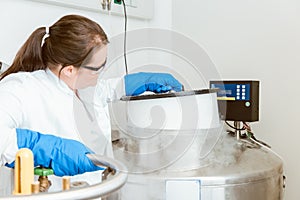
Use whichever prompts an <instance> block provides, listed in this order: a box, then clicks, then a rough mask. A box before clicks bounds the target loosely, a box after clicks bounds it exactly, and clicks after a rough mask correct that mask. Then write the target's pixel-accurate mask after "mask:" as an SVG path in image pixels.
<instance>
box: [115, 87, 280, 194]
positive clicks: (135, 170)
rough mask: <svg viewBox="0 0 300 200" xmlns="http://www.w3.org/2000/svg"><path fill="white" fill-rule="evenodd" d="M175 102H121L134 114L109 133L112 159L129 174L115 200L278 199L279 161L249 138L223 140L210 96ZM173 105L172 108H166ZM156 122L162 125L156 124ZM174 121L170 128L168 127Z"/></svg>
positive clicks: (208, 93) (179, 97) (204, 94)
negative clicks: (110, 135) (124, 124)
mask: <svg viewBox="0 0 300 200" xmlns="http://www.w3.org/2000/svg"><path fill="white" fill-rule="evenodd" d="M169 97H170V96H167V98H169ZM176 97H177V98H173V99H172V97H171V99H169V100H167V99H166V98H164V99H160V98H158V99H151V101H147V97H141V99H142V100H140V101H136V100H135V99H134V100H133V101H132V99H131V101H128V102H126V103H127V104H131V103H133V104H132V105H127V107H128V108H130V109H129V110H128V112H131V111H132V110H134V111H135V112H134V113H129V114H128V119H129V120H132V121H130V123H128V124H127V125H128V127H125V128H124V127H123V128H121V129H116V130H115V131H114V134H113V135H114V137H115V139H114V140H113V141H114V142H113V148H114V155H115V158H116V159H117V160H119V161H121V162H122V163H124V164H125V165H126V166H127V168H128V170H129V172H128V180H127V182H126V184H125V186H124V187H123V188H122V190H121V196H120V199H122V200H134V199H143V200H177V199H188V200H200V199H201V200H253V199H255V200H275V199H276V200H281V199H283V193H284V176H283V162H282V160H281V158H280V157H279V156H278V155H277V154H276V153H274V152H273V151H272V150H271V149H269V148H267V147H265V146H263V145H259V144H258V143H255V142H253V141H252V140H250V139H247V138H245V139H237V138H236V137H234V136H232V135H229V134H228V133H227V131H226V130H225V129H224V126H223V124H222V123H221V122H220V121H218V120H216V115H218V113H216V112H215V110H216V102H217V101H216V95H215V93H214V92H211V91H206V92H203V91H202V92H200V93H198V94H196V95H195V94H194V95H193V97H189V98H192V99H190V100H187V98H186V96H185V95H177V96H176ZM203 98H204V99H205V100H203ZM175 99H176V100H175ZM145 100H146V101H145ZM148 100H149V99H148ZM174 100H175V101H176V103H174V102H173V103H172V101H174ZM203 103H204V104H205V105H202V104H203ZM167 104H168V105H169V104H172V106H169V107H168V105H167ZM166 105H167V106H166ZM176 105H179V106H178V107H176ZM195 105H196V106H195ZM157 106H159V109H157ZM189 106H192V108H190V107H189ZM134 107H137V108H138V109H133V108H134ZM143 108H145V109H143ZM151 108H155V109H151ZM168 109H169V110H168ZM139 110H140V116H138V115H137V112H139ZM174 110H175V111H180V112H181V113H180V115H181V116H180V117H181V118H180V119H179V118H176V117H174V115H176V114H179V113H176V112H175V113H174ZM205 110H206V111H213V112H206V111H205ZM156 111H157V113H155V112H156ZM162 111H163V112H162ZM185 111H187V112H186V113H184V112H185ZM204 111H205V112H206V113H205V112H204ZM203 112H204V114H203ZM149 113H150V114H149ZM170 113H172V114H170ZM182 113H183V114H182ZM199 113H202V115H203V116H201V114H199ZM131 114H133V115H134V116H133V117H131V116H130V115H131ZM162 116H163V117H162ZM160 117H162V119H159V120H157V118H160ZM149 118H150V120H149ZM151 118H152V119H151ZM164 118H166V119H164ZM203 118H206V119H205V123H202V122H203V120H202V119H203ZM151 120H152V121H151ZM155 120H156V122H155ZM162 120H163V121H165V122H164V123H160V122H161V121H162ZM153 121H154V122H155V123H153ZM174 121H176V124H172V122H174ZM178 122H180V126H179V128H176V127H178ZM182 124H183V125H182ZM159 126H161V127H159ZM192 126H194V127H196V128H195V129H192V128H190V127H192ZM173 127H175V129H174V128H173Z"/></svg>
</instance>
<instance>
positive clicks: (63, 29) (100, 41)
mask: <svg viewBox="0 0 300 200" xmlns="http://www.w3.org/2000/svg"><path fill="white" fill-rule="evenodd" d="M107 44H108V39H107V36H106V34H105V32H104V31H103V30H102V28H101V27H100V26H99V25H98V24H97V23H95V22H94V21H91V20H89V19H87V18H85V17H82V16H78V15H67V16H64V17H62V18H61V19H59V20H58V21H57V22H56V23H54V24H53V25H52V26H51V27H49V29H48V28H45V27H41V28H38V29H36V30H35V31H34V32H33V33H32V34H31V35H30V37H29V38H28V40H27V41H26V42H25V44H24V45H23V46H22V47H21V49H20V50H19V51H18V53H17V55H16V57H15V59H14V61H13V64H12V65H11V66H10V68H8V69H7V70H6V71H5V72H4V73H3V74H2V75H1V77H0V78H1V81H0V116H1V120H0V130H1V132H0V135H1V140H0V155H1V159H0V166H1V165H6V166H9V167H13V166H14V159H15V154H16V152H17V151H18V149H20V148H24V147H26V148H30V149H31V150H32V152H33V154H34V162H35V166H37V165H42V166H44V167H50V168H52V169H53V170H54V173H55V175H57V176H64V175H77V174H82V173H85V172H91V171H96V170H99V169H100V168H99V167H96V166H95V165H93V163H92V162H91V161H90V160H89V159H88V158H87V157H86V154H87V153H92V152H91V150H90V149H88V148H87V147H86V146H85V145H83V144H82V142H83V141H82V139H81V137H80V135H79V134H78V127H77V125H76V123H75V120H74V109H76V108H75V107H74V99H75V100H77V101H79V102H80V100H81V99H80V98H79V95H78V90H79V89H84V88H87V87H91V86H95V85H97V86H99V87H98V88H100V89H99V90H97V91H98V92H99V99H101V100H103V99H104V100H107V99H110V98H111V97H112V96H113V95H112V94H111V93H113V92H111V90H110V89H107V88H111V87H110V83H112V82H113V81H105V80H99V79H98V77H99V73H100V72H101V71H102V70H103V68H104V66H105V63H106V59H107ZM124 79H125V81H124V84H125V92H126V95H138V94H141V93H143V92H144V91H147V90H150V91H153V92H165V91H169V90H175V91H180V90H181V87H182V86H181V84H180V83H179V82H178V81H177V80H176V79H174V78H173V77H172V75H170V74H163V73H136V74H129V75H126V76H125V78H124ZM111 85H113V84H111ZM98 108H99V110H97V114H98V115H101V116H100V118H101V122H100V126H99V127H98V128H99V129H98V130H99V131H100V132H101V133H100V135H101V134H102V135H105V137H104V138H106V139H107V141H108V142H106V143H101V144H104V146H105V145H111V144H110V143H109V141H110V139H108V138H109V137H110V121H109V115H108V107H107V102H105V101H101V103H100V104H99V105H98ZM97 119H99V118H97ZM103 149H104V150H103V152H105V151H106V149H107V147H104V148H103ZM97 153H98V152H97Z"/></svg>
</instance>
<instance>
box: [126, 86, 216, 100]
mask: <svg viewBox="0 0 300 200" xmlns="http://www.w3.org/2000/svg"><path fill="white" fill-rule="evenodd" d="M218 91H219V89H218V88H213V89H199V90H188V91H181V92H167V93H159V94H147V95H140V96H123V97H121V100H122V101H136V100H149V99H159V98H170V97H183V96H192V95H201V94H209V93H216V92H218Z"/></svg>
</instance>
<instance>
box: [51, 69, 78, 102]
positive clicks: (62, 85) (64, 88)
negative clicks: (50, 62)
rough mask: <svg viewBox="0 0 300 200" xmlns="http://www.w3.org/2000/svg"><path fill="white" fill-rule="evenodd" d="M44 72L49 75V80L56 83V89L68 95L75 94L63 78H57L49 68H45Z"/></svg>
mask: <svg viewBox="0 0 300 200" xmlns="http://www.w3.org/2000/svg"><path fill="white" fill-rule="evenodd" d="M46 74H47V76H48V77H49V80H51V81H53V82H54V83H55V84H56V85H57V87H58V89H60V90H61V91H63V92H65V93H66V94H68V95H72V96H74V95H75V93H74V92H73V90H71V89H70V88H69V86H68V85H67V84H66V83H65V82H64V81H63V80H61V79H59V78H58V77H57V76H56V75H55V74H54V73H53V72H52V71H51V70H50V69H49V68H47V69H46Z"/></svg>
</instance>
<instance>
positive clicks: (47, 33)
mask: <svg viewBox="0 0 300 200" xmlns="http://www.w3.org/2000/svg"><path fill="white" fill-rule="evenodd" d="M45 29H46V33H45V35H44V37H43V39H42V44H41V47H42V46H43V45H44V43H45V40H46V38H47V37H49V36H50V33H49V27H48V26H46V27H45Z"/></svg>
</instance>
